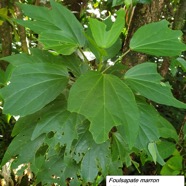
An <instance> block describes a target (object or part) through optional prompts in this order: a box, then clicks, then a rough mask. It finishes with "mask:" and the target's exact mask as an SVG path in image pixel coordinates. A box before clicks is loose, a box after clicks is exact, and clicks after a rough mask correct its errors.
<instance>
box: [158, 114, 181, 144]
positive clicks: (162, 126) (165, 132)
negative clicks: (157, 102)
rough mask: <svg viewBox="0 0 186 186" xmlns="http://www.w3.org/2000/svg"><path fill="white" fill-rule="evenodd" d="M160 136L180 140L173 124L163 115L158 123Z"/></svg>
mask: <svg viewBox="0 0 186 186" xmlns="http://www.w3.org/2000/svg"><path fill="white" fill-rule="evenodd" d="M156 125H157V127H158V130H159V133H160V136H161V137H163V138H172V139H174V140H175V141H176V142H177V141H178V138H179V137H178V134H177V132H176V129H175V128H174V127H173V125H172V124H171V123H170V122H169V121H167V120H166V119H165V118H163V117H159V120H158V122H157V123H156Z"/></svg>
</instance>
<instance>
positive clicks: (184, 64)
mask: <svg viewBox="0 0 186 186" xmlns="http://www.w3.org/2000/svg"><path fill="white" fill-rule="evenodd" d="M176 60H177V61H178V63H179V65H180V66H181V67H182V69H183V71H184V72H186V60H184V59H183V58H177V59H176Z"/></svg>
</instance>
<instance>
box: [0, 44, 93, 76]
mask: <svg viewBox="0 0 186 186" xmlns="http://www.w3.org/2000/svg"><path fill="white" fill-rule="evenodd" d="M1 59H2V60H5V61H8V62H9V63H10V64H11V65H13V66H14V67H15V66H19V65H23V64H26V63H31V64H32V63H51V64H59V65H60V64H63V65H64V66H66V67H67V68H68V69H69V70H70V71H71V72H72V73H73V74H74V75H75V76H80V75H81V74H83V73H84V72H85V71H86V70H87V69H88V68H89V67H88V65H87V64H84V63H83V62H82V61H81V60H80V58H78V56H77V55H75V54H72V55H69V56H62V55H58V56H56V55H54V54H52V53H51V52H48V51H44V50H40V49H38V48H32V49H31V54H30V55H28V54H25V53H21V54H16V55H11V56H7V57H3V58H1Z"/></svg>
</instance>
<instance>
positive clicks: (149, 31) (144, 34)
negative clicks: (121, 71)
mask: <svg viewBox="0 0 186 186" xmlns="http://www.w3.org/2000/svg"><path fill="white" fill-rule="evenodd" d="M168 25H169V22H167V21H166V20H162V21H160V22H154V23H150V24H147V25H144V26H142V27H141V28H139V29H138V30H137V31H136V32H135V33H134V35H133V37H132V39H131V40H130V48H131V50H134V51H137V52H143V53H146V54H150V55H155V56H178V55H180V54H181V52H182V51H184V50H186V45H185V44H183V43H182V42H181V36H182V32H181V31H178V30H171V29H170V28H168Z"/></svg>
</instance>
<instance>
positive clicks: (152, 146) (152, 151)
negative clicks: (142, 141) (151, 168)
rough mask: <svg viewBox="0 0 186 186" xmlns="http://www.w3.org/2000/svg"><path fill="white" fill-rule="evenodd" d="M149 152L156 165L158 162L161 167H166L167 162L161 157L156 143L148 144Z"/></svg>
mask: <svg viewBox="0 0 186 186" xmlns="http://www.w3.org/2000/svg"><path fill="white" fill-rule="evenodd" d="M148 151H149V152H150V154H151V156H152V159H153V161H154V163H155V164H156V162H158V163H159V164H160V165H164V164H165V162H164V160H163V158H162V157H161V155H160V154H159V152H158V149H157V146H156V143H155V142H152V143H149V144H148Z"/></svg>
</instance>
